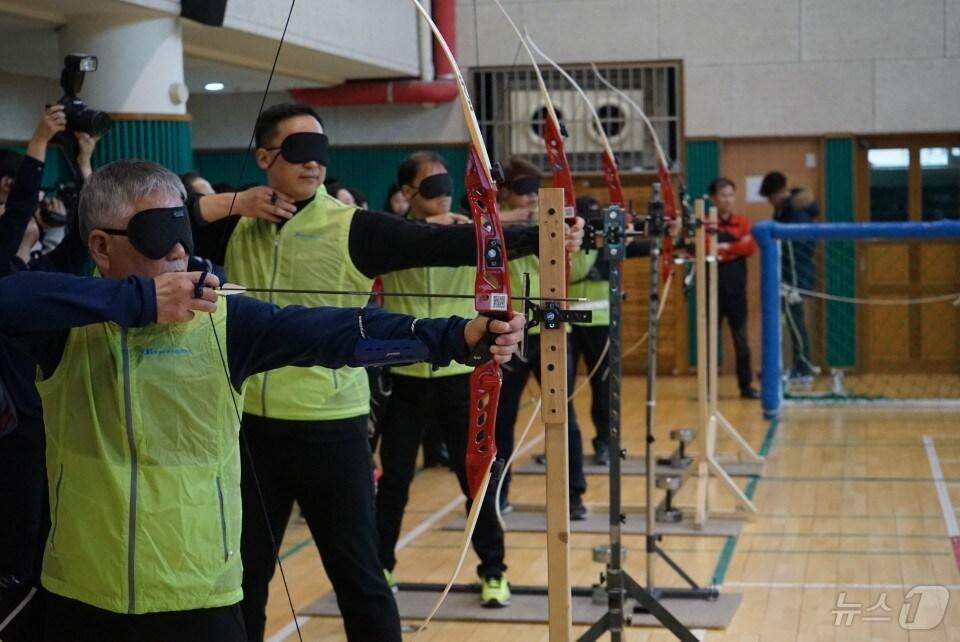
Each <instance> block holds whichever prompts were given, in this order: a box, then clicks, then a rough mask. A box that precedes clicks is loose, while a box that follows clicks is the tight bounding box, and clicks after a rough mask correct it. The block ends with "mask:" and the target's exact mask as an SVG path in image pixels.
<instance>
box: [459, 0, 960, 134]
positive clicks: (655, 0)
mask: <svg viewBox="0 0 960 642" xmlns="http://www.w3.org/2000/svg"><path fill="white" fill-rule="evenodd" d="M476 4H477V17H478V22H477V23H476V26H475V22H474V11H473V7H474V0H459V2H458V11H459V16H458V26H459V49H460V59H461V63H462V64H463V65H466V66H470V65H474V64H477V44H476V39H475V38H474V32H475V28H478V29H479V33H480V43H479V64H480V65H482V66H487V65H509V64H512V63H513V61H514V59H515V58H514V57H515V55H516V48H517V37H516V35H515V34H514V33H513V32H512V31H511V30H510V28H509V26H508V25H507V23H506V20H505V19H504V17H503V15H502V14H501V13H500V12H499V10H498V9H497V8H496V5H494V4H493V2H492V1H491V0H476ZM504 6H505V7H506V8H507V11H509V12H510V14H511V15H512V16H513V18H514V20H515V21H516V22H517V23H518V24H522V23H526V25H527V27H528V28H529V29H530V33H531V35H532V36H533V37H534V39H535V40H536V41H537V43H538V44H539V45H540V46H541V47H542V48H543V49H544V50H545V51H546V52H547V53H548V54H551V56H552V57H554V58H555V59H557V60H559V61H561V62H569V63H582V62H588V61H592V60H593V61H603V62H615V61H625V62H629V61H636V60H656V59H682V60H683V61H684V72H685V76H684V79H685V83H684V91H685V107H686V114H685V116H686V134H687V135H688V136H765V135H771V136H778V135H805V134H814V135H816V134H823V133H833V132H855V133H873V132H911V131H930V130H941V129H947V130H957V129H960V109H958V108H957V105H958V104H960V0H591V2H590V3H589V5H588V6H589V11H585V10H584V9H585V7H586V6H587V5H585V4H584V3H583V2H580V1H578V0H513V1H510V2H504ZM518 60H519V63H520V64H524V63H525V62H526V60H525V59H524V57H523V55H522V54H521V56H520V58H519V59H518Z"/></svg>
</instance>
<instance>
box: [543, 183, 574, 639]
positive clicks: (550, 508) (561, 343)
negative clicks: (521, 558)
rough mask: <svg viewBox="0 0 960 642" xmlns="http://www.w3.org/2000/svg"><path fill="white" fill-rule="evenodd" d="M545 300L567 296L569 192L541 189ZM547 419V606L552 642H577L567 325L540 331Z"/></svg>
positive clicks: (545, 301)
mask: <svg viewBox="0 0 960 642" xmlns="http://www.w3.org/2000/svg"><path fill="white" fill-rule="evenodd" d="M539 220H540V296H541V297H543V298H544V300H543V301H541V302H540V303H541V306H542V307H543V309H544V311H546V310H547V306H548V305H549V300H550V299H551V297H556V298H558V299H559V298H562V297H565V296H566V279H567V275H566V253H565V251H564V242H563V239H564V225H563V190H562V189H559V188H549V189H546V188H545V189H541V190H540V219H539ZM540 388H541V395H542V399H543V405H542V407H541V411H540V413H541V419H542V420H543V425H544V434H545V438H546V439H545V440H546V453H547V603H548V616H549V622H550V626H549V629H550V640H551V642H557V641H563V642H566V641H567V640H570V639H571V634H572V629H573V620H572V617H571V598H570V490H569V478H570V470H569V461H568V452H567V335H566V328H565V327H564V324H562V323H561V324H560V325H559V327H558V328H556V329H549V328H547V327H544V324H543V323H541V332H540Z"/></svg>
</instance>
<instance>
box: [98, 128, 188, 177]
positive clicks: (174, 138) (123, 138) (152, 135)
mask: <svg viewBox="0 0 960 642" xmlns="http://www.w3.org/2000/svg"><path fill="white" fill-rule="evenodd" d="M129 158H140V159H143V160H152V161H155V162H157V163H160V164H161V165H163V166H164V167H167V168H169V169H171V170H173V171H174V172H176V173H178V174H179V173H182V172H186V171H188V170H189V169H191V168H192V166H193V152H192V151H191V128H190V122H189V121H180V120H116V121H114V122H113V127H112V128H111V129H110V131H109V132H107V135H106V136H104V137H103V139H102V140H101V141H100V142H99V143H98V144H97V150H96V151H95V152H94V154H93V166H94V167H101V166H103V165H106V164H107V163H109V162H111V161H115V160H123V159H129Z"/></svg>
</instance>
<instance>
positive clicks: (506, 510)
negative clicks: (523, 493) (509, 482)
mask: <svg viewBox="0 0 960 642" xmlns="http://www.w3.org/2000/svg"><path fill="white" fill-rule="evenodd" d="M512 512H513V504H511V503H510V500H509V499H507V498H506V497H504V496H503V495H501V496H500V515H509V514H510V513H512Z"/></svg>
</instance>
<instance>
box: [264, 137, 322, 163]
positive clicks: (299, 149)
mask: <svg viewBox="0 0 960 642" xmlns="http://www.w3.org/2000/svg"><path fill="white" fill-rule="evenodd" d="M329 145H330V140H329V139H328V138H327V135H326V134H317V133H314V132H299V133H296V134H290V135H289V136H287V137H286V138H284V139H283V142H282V143H281V144H280V147H267V148H265V149H267V150H271V151H272V150H275V149H279V150H280V154H279V155H280V156H283V160H285V161H287V162H288V163H292V164H294V165H300V164H302V163H308V162H310V161H316V162H317V163H318V164H320V165H323V166H326V165H327V163H328V161H329V160H330V151H329ZM276 160H277V159H276V157H274V159H273V161H270V164H271V165H273V163H274V161H276Z"/></svg>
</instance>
